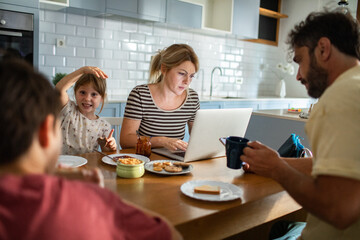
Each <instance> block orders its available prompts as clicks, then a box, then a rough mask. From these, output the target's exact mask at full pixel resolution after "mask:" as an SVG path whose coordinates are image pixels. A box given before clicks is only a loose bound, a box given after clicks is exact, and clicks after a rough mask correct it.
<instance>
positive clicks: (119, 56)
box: [113, 51, 129, 60]
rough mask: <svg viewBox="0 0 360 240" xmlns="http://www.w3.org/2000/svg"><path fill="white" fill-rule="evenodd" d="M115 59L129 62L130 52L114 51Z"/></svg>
mask: <svg viewBox="0 0 360 240" xmlns="http://www.w3.org/2000/svg"><path fill="white" fill-rule="evenodd" d="M113 59H120V60H129V52H124V51H113Z"/></svg>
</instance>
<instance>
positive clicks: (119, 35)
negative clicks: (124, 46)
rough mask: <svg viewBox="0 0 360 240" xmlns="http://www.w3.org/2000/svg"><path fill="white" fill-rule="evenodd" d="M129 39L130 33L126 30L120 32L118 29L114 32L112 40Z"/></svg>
mask: <svg viewBox="0 0 360 240" xmlns="http://www.w3.org/2000/svg"><path fill="white" fill-rule="evenodd" d="M129 39H130V34H129V33H127V32H120V31H115V32H114V40H122V41H127V42H128V41H129Z"/></svg>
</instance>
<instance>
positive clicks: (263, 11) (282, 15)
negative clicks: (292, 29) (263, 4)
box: [259, 8, 289, 19]
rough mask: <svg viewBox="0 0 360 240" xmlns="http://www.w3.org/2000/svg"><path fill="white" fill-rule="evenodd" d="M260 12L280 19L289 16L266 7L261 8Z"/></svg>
mask: <svg viewBox="0 0 360 240" xmlns="http://www.w3.org/2000/svg"><path fill="white" fill-rule="evenodd" d="M259 12H260V15H263V16H266V17H271V18H277V19H280V18H287V17H289V16H288V15H286V14H282V13H279V12H275V11H272V10H269V9H266V8H260V10H259Z"/></svg>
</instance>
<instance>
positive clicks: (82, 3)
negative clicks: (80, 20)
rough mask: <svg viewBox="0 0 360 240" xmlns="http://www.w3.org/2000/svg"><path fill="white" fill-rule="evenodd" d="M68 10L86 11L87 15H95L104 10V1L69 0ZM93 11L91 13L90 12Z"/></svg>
mask: <svg viewBox="0 0 360 240" xmlns="http://www.w3.org/2000/svg"><path fill="white" fill-rule="evenodd" d="M67 10H68V12H71V13H78V12H80V11H86V13H88V15H90V16H91V15H97V14H99V13H104V12H105V1H104V0H102V1H99V0H70V2H69V8H68V9H67ZM91 13H93V14H91Z"/></svg>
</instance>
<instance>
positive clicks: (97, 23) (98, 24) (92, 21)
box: [86, 16, 105, 28]
mask: <svg viewBox="0 0 360 240" xmlns="http://www.w3.org/2000/svg"><path fill="white" fill-rule="evenodd" d="M86 26H88V27H93V28H104V27H105V20H104V19H103V18H97V17H90V16H87V17H86Z"/></svg>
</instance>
